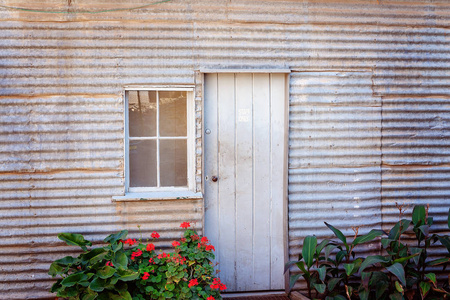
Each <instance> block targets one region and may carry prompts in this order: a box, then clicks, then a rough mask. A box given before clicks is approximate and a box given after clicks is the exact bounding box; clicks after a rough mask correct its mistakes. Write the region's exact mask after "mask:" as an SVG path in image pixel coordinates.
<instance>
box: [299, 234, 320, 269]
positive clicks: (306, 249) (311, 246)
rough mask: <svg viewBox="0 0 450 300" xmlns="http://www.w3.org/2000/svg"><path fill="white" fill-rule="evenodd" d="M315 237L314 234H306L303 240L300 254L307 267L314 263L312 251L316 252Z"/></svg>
mask: <svg viewBox="0 0 450 300" xmlns="http://www.w3.org/2000/svg"><path fill="white" fill-rule="evenodd" d="M316 246H317V238H316V237H315V236H307V237H306V238H305V240H304V241H303V249H302V255H303V259H304V260H305V263H306V265H307V266H308V269H309V268H311V266H312V264H313V263H314V253H315V252H316Z"/></svg>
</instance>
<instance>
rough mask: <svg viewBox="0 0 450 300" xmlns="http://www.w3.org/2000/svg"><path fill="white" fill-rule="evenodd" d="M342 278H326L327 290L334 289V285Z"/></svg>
mask: <svg viewBox="0 0 450 300" xmlns="http://www.w3.org/2000/svg"><path fill="white" fill-rule="evenodd" d="M341 280H342V278H331V279H330V280H328V290H329V291H330V292H331V291H333V290H334V288H335V287H336V285H337V284H338V283H339V282H340V281H341Z"/></svg>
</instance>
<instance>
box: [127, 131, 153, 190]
mask: <svg viewBox="0 0 450 300" xmlns="http://www.w3.org/2000/svg"><path fill="white" fill-rule="evenodd" d="M156 165H157V162H156V141H155V140H151V141H132V140H130V187H147V186H149V187H150V186H157V179H156V171H157V169H156Z"/></svg>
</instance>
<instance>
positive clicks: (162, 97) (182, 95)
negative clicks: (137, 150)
mask: <svg viewBox="0 0 450 300" xmlns="http://www.w3.org/2000/svg"><path fill="white" fill-rule="evenodd" d="M186 95H187V93H186V92H159V132H160V135H161V136H186V124H187V122H186V100H187V99H186Z"/></svg>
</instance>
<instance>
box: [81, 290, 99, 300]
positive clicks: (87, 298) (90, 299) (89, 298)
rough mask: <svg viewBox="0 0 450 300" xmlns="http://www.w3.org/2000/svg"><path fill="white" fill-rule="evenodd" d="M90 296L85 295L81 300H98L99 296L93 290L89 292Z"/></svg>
mask: <svg viewBox="0 0 450 300" xmlns="http://www.w3.org/2000/svg"><path fill="white" fill-rule="evenodd" d="M87 291H88V294H86V295H84V296H83V298H81V300H94V299H96V298H97V296H98V294H97V293H96V292H94V291H92V290H89V289H88V290H87Z"/></svg>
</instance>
